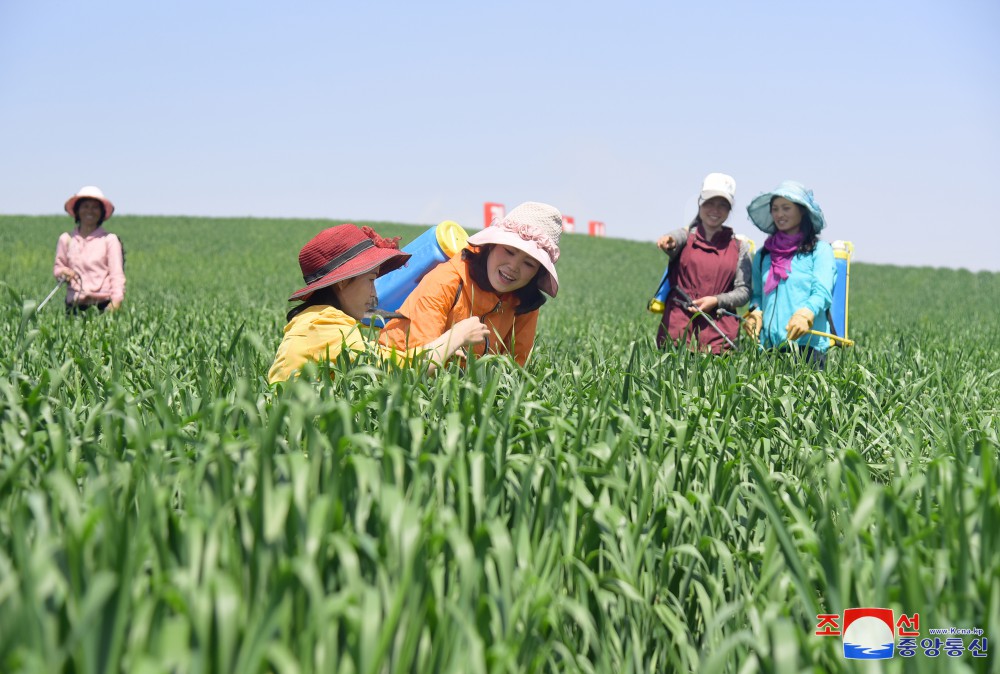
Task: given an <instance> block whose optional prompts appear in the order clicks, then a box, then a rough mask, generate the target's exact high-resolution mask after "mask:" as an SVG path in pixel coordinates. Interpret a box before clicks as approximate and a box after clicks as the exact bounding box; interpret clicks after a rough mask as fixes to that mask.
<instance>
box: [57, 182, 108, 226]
mask: <svg viewBox="0 0 1000 674" xmlns="http://www.w3.org/2000/svg"><path fill="white" fill-rule="evenodd" d="M80 199H94V200H96V201H99V202H101V205H103V206H104V220H105V221H107V220H110V219H111V215H112V213H114V212H115V205H114V204H113V203H111V200H110V199H108V198H107V197H106V196H104V192H102V191H101V188H100V187H94V186H93V185H87V186H86V187H81V188H80V191H78V192H77V193H76V194H74V195H73V196H71V197H70V198H69V199H67V200H66V206H65V208H66V212H67V213H69V214H70V216H71V217H73V218H75V217H76V204H77V202H78V201H80Z"/></svg>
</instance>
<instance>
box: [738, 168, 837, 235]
mask: <svg viewBox="0 0 1000 674" xmlns="http://www.w3.org/2000/svg"><path fill="white" fill-rule="evenodd" d="M774 197H782V198H783V199H788V200H789V201H791V202H793V203H796V204H798V205H800V206H803V207H804V208H805V209H806V210H807V211H809V219H810V220H811V221H812V225H813V230H814V231H815V232H816V234H819V233H820V232H821V231H823V228H824V227H826V218H825V217H824V215H823V209H821V208H820V207H819V204H818V203H816V199H815V197H813V193H812V190H810V189H807V188H806V186H805V185H803V184H802V183H798V182H795V181H794V180H785V181H784V182H782V183H781V184H780V185H778V186H777V187H776V188H775V189H773V190H771V191H770V192H766V193H764V194H761V195H760V196H759V197H757V198H756V199H754V200H753V201H751V202H750V205H749V206H747V215H749V216H750V221H751V222H753V224H754V225H755V226H756V227H757V229H759V230H760V231H762V232H765V233H767V234H774V231H775V227H774V218H772V217H771V199H773V198H774Z"/></svg>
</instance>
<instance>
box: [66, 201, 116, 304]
mask: <svg viewBox="0 0 1000 674" xmlns="http://www.w3.org/2000/svg"><path fill="white" fill-rule="evenodd" d="M66 212H67V213H69V214H70V215H71V216H73V219H74V220H76V227H75V228H74V229H73V231H72V232H65V233H63V234H62V235H61V236H60V237H59V243H58V245H57V246H56V263H55V266H54V267H53V268H52V274H53V275H54V276H55V277H56V278H57V279H59V280H61V281H66V282H67V283H68V284H69V287H68V289H67V291H66V313H67V314H77V313H80V312H81V311H86V310H87V309H90V307H97V308H98V310H100V311H105V310H108V311H115V310H116V309H118V307H120V306H121V304H122V301H124V299H125V270H124V266H125V260H124V258H123V256H122V245H121V242H120V241H119V240H118V237H117V236H115V235H114V234H110V233H108V232H107V231H105V229H104V227H102V225H103V224H104V222H105V221H106V220H109V219H111V215H112V214H113V213H114V212H115V206H114V204H112V203H111V201H110V200H109V199H108V198H107V197H105V196H104V193H103V192H101V190H100V189H98V188H96V187H92V186H88V187H82V188H80V191H79V192H77V193H76V194H74V195H73V196H71V197H70V198H69V200H68V201H67V202H66Z"/></svg>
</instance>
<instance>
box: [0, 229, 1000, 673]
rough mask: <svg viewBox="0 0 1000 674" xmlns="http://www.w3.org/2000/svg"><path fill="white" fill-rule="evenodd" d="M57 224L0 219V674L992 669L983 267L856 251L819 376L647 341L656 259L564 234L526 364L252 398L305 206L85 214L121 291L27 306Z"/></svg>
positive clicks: (994, 609) (998, 609)
mask: <svg viewBox="0 0 1000 674" xmlns="http://www.w3.org/2000/svg"><path fill="white" fill-rule="evenodd" d="M68 224H70V222H69V219H68V218H66V217H65V216H63V217H14V216H2V217H0V244H2V248H3V250H4V255H2V256H0V323H2V330H0V353H2V363H0V671H3V672H75V673H79V674H91V673H93V674H98V673H101V672H119V671H121V672H132V673H140V674H145V673H149V674H152V673H154V672H232V673H240V674H245V673H256V672H281V673H284V674H292V673H299V672H301V673H309V672H316V673H319V672H357V673H359V674H376V673H381V672H635V673H637V674H638V673H640V672H642V673H645V672H672V671H677V672H689V671H692V672H734V673H735V672H740V673H749V672H803V671H809V672H840V671H844V672H863V671H864V672H868V671H883V672H890V673H892V672H937V671H955V672H988V671H990V672H996V671H1000V669H998V668H1000V664H998V663H1000V659H998V658H997V656H996V650H997V648H1000V644H997V643H996V642H995V641H994V639H1000V632H998V631H997V630H998V627H1000V492H998V484H1000V463H998V453H1000V421H998V413H997V412H998V409H1000V348H998V347H1000V306H998V303H997V301H998V299H1000V274H989V273H980V274H972V273H968V272H963V271H948V270H932V269H905V268H892V267H882V266H872V265H863V264H855V265H853V266H852V277H851V283H852V286H851V333H852V334H851V336H852V338H853V339H855V340H856V341H857V347H856V348H854V349H851V350H843V351H838V352H836V353H834V354H833V355H832V356H831V360H830V363H829V366H828V369H827V370H826V371H825V372H815V371H813V370H811V369H809V368H808V367H802V366H798V365H796V364H795V363H793V362H790V361H788V360H786V359H781V358H777V359H776V358H773V357H770V356H768V355H766V354H760V353H758V352H756V351H755V350H754V349H753V348H752V345H750V344H749V343H746V342H744V343H743V345H742V346H743V351H742V352H740V353H737V354H733V355H731V356H729V357H725V358H705V357H700V356H695V355H692V354H689V353H686V352H684V351H675V350H667V351H665V352H663V351H658V350H656V349H655V348H654V347H653V336H654V334H655V330H656V324H657V320H658V318H657V317H654V316H653V315H652V314H649V313H647V312H646V311H645V304H646V301H647V300H648V299H649V293H651V292H652V291H653V290H654V289H655V286H656V283H657V281H658V279H659V275H660V273H661V271H662V268H663V256H662V254H660V253H659V252H658V251H657V250H656V248H655V246H654V245H653V244H640V243H635V242H626V241H620V240H597V239H591V238H588V237H583V236H577V235H568V236H566V237H564V241H563V257H562V258H561V260H560V263H559V273H560V280H561V287H560V294H559V297H558V298H557V299H556V300H551V301H550V302H549V303H548V304H546V305H545V306H544V307H543V308H542V318H541V321H540V324H539V338H538V340H537V343H536V350H535V353H534V354H533V357H532V360H531V362H529V364H528V367H527V368H526V369H524V370H522V369H520V368H518V367H517V366H516V365H514V364H512V363H511V362H509V361H507V360H506V359H502V358H490V357H488V358H484V359H481V360H476V361H472V362H470V363H469V365H468V368H467V369H466V370H464V371H462V370H460V369H458V367H457V366H455V365H452V366H449V367H447V368H445V369H444V370H443V371H441V372H440V373H439V374H438V376H436V377H428V376H426V375H425V374H424V373H422V372H420V371H414V370H406V371H392V372H385V371H384V370H382V369H379V368H377V367H375V366H373V365H372V364H370V363H365V362H358V363H355V364H354V365H353V366H351V365H349V364H345V363H334V364H332V365H331V366H330V367H331V369H332V370H334V374H335V376H334V377H333V378H332V380H330V379H329V378H323V377H320V378H318V381H317V380H316V379H313V380H312V381H299V382H295V383H293V384H292V385H290V386H288V387H286V388H285V389H284V390H282V391H277V392H276V391H274V390H272V389H271V388H269V387H268V385H267V382H266V373H267V369H268V367H269V365H270V363H271V359H272V358H273V355H274V351H275V348H276V347H277V344H278V342H279V340H280V338H281V330H282V326H283V325H284V312H285V311H286V310H287V302H286V301H285V300H286V298H287V295H288V294H289V293H290V292H291V291H293V290H295V289H297V288H298V287H300V286H301V277H300V276H299V272H298V266H297V254H298V249H299V247H300V246H301V245H302V244H303V243H304V242H305V241H306V240H308V239H309V238H310V237H311V236H312V235H313V234H315V233H317V232H318V231H319V230H320V229H322V228H323V227H326V226H329V225H331V224H333V223H330V222H319V221H290V220H289V221H269V220H254V219H195V218H153V217H141V218H140V217H115V218H114V220H112V221H111V223H110V224H111V225H112V226H111V227H110V229H111V230H112V231H116V232H118V233H119V234H120V235H121V236H122V239H123V241H124V244H125V247H126V250H127V254H128V257H127V260H128V262H127V268H126V273H127V277H128V287H127V295H126V303H125V305H124V307H123V310H122V311H120V312H119V313H117V314H115V315H107V316H101V315H93V316H85V317H80V318H75V319H68V318H67V317H66V316H64V312H63V309H62V306H61V300H62V296H61V294H60V295H59V296H57V298H56V300H54V301H53V302H52V303H50V304H49V305H48V306H46V307H45V308H44V309H43V310H42V311H41V312H38V313H37V314H34V313H33V309H34V307H35V306H36V305H37V303H38V301H39V300H41V299H42V298H43V297H45V295H46V294H47V293H48V291H49V290H50V289H51V288H52V287H53V285H54V280H53V278H52V276H51V269H52V258H53V253H54V249H55V242H56V239H57V236H58V234H59V232H60V231H63V230H64V229H65V228H66V226H67V225H68ZM373 226H374V227H375V228H376V229H377V230H378V231H379V232H381V233H383V234H389V235H393V234H399V235H402V236H403V243H404V244H405V243H406V242H408V241H410V240H412V239H413V238H415V236H416V235H418V234H419V233H420V232H421V231H422V229H418V228H415V227H406V226H401V225H389V224H383V223H374V224H373ZM664 229H667V227H665V228H664ZM832 234H833V235H835V234H836V233H835V232H833V233H832ZM852 607H885V608H889V609H892V610H893V611H894V614H895V615H896V616H899V615H905V616H912V614H919V628H918V629H919V632H920V637H921V638H929V636H930V633H929V630H930V629H934V628H939V627H948V626H954V627H956V628H976V629H982V630H984V634H983V636H984V637H986V638H987V639H988V641H987V642H986V643H987V644H988V646H987V647H986V649H985V650H986V653H985V656H984V657H976V655H975V654H973V653H972V652H970V651H969V650H968V645H969V643H970V641H971V637H965V638H964V645H965V646H966V650H964V651H963V652H961V653H959V654H957V655H955V654H951V655H949V654H947V653H945V652H944V651H943V650H942V652H940V654H939V655H937V656H934V655H933V654H927V653H925V652H924V650H923V649H920V648H918V649H917V651H916V653H915V654H914V655H911V656H909V657H904V656H901V655H899V654H897V655H896V657H894V658H893V659H891V660H886V661H884V662H883V664H882V666H881V668H880V669H878V670H875V669H872V668H871V667H865V666H862V665H863V664H864V663H862V664H861V665H858V664H855V663H854V662H853V661H850V660H846V659H844V657H843V651H842V643H841V639H840V638H838V637H824V636H817V635H816V634H815V633H816V631H817V622H818V616H820V615H822V614H838V615H843V612H844V611H845V609H848V608H852ZM984 645H985V644H984Z"/></svg>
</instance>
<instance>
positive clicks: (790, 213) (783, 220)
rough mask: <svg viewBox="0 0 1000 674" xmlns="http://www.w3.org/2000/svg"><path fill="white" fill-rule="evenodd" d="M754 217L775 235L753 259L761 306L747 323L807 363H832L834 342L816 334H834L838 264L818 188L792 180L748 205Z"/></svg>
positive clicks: (755, 300)
mask: <svg viewBox="0 0 1000 674" xmlns="http://www.w3.org/2000/svg"><path fill="white" fill-rule="evenodd" d="M747 213H748V214H749V215H750V220H752V221H753V224H754V225H756V226H757V228H758V229H760V230H761V231H762V232H765V233H767V234H769V236H768V237H767V240H766V241H765V242H764V245H763V246H761V249H760V250H758V251H757V254H756V256H755V257H754V261H753V272H752V275H753V285H752V288H753V294H752V297H751V303H752V304H755V305H756V306H758V307H760V309H758V310H756V311H753V312H752V313H750V314H748V315H747V317H746V320H745V322H744V325H745V327H746V329H747V331H748V332H749V333H750V334H751V335H752V336H753V337H754V338H758V337H759V339H760V342H761V344H762V345H763V346H764V348H767V349H773V348H777V349H779V350H783V351H785V350H793V349H792V347H791V345H792V344H795V345H797V347H798V348H797V350H798V351H800V352H801V353H802V354H803V356H804V357H805V358H806V360H807V361H809V362H811V363H813V364H814V365H816V366H817V367H819V368H822V367H824V366H825V364H826V351H827V349H829V348H830V340H829V338H827V337H820V336H818V335H814V334H811V332H810V331H811V330H815V331H817V332H830V324H829V320H828V318H827V312H828V310H829V308H830V303H831V302H832V301H833V281H834V278H835V275H836V264H835V263H834V258H833V248H831V247H830V244H828V243H826V242H825V241H820V240H819V238H818V237H819V233H820V232H821V231H823V228H824V227H825V226H826V219H825V218H824V217H823V210H822V209H821V208H820V207H819V204H817V203H816V200H815V199H814V198H813V193H812V190H808V189H806V188H805V186H804V185H802V184H801V183H797V182H795V181H792V180H786V181H784V182H783V183H781V184H780V185H778V187H777V188H775V189H774V190H772V191H771V192H768V193H766V194H762V195H760V196H759V197H757V198H756V199H754V200H753V201H752V202H751V203H750V205H749V206H747Z"/></svg>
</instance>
